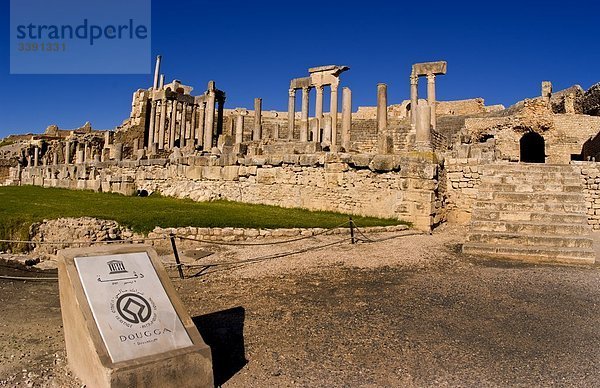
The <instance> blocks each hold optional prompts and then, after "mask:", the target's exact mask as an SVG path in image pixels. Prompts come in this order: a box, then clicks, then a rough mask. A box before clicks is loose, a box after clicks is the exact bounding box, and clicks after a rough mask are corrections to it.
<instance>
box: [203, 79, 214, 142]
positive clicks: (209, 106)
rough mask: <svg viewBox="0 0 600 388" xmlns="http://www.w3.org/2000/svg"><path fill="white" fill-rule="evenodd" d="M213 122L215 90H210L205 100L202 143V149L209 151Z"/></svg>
mask: <svg viewBox="0 0 600 388" xmlns="http://www.w3.org/2000/svg"><path fill="white" fill-rule="evenodd" d="M214 123H215V92H214V91H213V90H211V91H210V92H209V93H208V101H207V102H206V117H205V122H204V143H203V149H204V150H205V151H210V150H211V149H212V141H213V131H214Z"/></svg>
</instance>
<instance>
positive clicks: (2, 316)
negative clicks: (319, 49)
mask: <svg viewBox="0 0 600 388" xmlns="http://www.w3.org/2000/svg"><path fill="white" fill-rule="evenodd" d="M402 234H405V235H406V234H409V233H395V234H388V235H377V236H373V237H374V238H381V237H383V236H387V237H394V238H390V239H388V240H385V241H379V242H372V243H364V242H363V243H359V244H355V245H351V244H349V242H348V241H344V242H343V243H341V244H339V245H331V246H328V247H325V248H322V249H320V250H314V251H308V252H304V253H300V254H296V255H290V256H285V257H280V258H272V259H265V258H264V257H265V256H268V255H272V254H274V253H278V252H282V251H286V252H287V251H294V250H297V249H301V248H306V247H307V246H317V245H325V244H329V243H333V242H336V241H337V239H339V236H320V237H318V238H314V239H309V240H305V241H301V242H296V243H293V244H288V245H283V246H278V245H276V246H266V247H244V248H239V247H235V248H234V247H222V246H221V247H214V246H207V245H202V246H198V248H199V249H201V250H197V251H190V250H189V247H188V250H187V251H185V252H184V253H185V255H184V256H185V257H186V258H185V260H186V261H187V262H188V263H190V264H195V265H201V264H213V265H212V266H210V267H208V268H207V269H205V268H203V267H200V266H198V267H192V268H188V269H187V270H186V275H187V276H188V277H187V278H186V279H184V280H179V279H178V278H177V273H176V271H174V270H172V269H171V270H170V274H171V275H172V278H173V282H174V284H175V286H176V288H177V290H178V291H179V293H180V295H181V297H182V299H183V301H184V303H185V304H186V306H187V307H188V309H189V312H190V314H191V315H192V316H193V317H194V321H195V323H196V325H197V326H198V328H199V330H200V332H201V334H202V335H203V337H204V339H205V341H206V342H207V343H208V344H209V345H210V346H211V349H212V352H213V363H214V372H215V380H216V381H215V383H216V384H217V385H223V386H224V387H252V386H256V387H264V386H273V387H289V386H306V387H308V386H310V387H313V386H328V387H348V386H352V387H354V386H362V387H398V386H402V387H421V386H452V387H454V386H477V387H482V386H483V387H485V386H490V387H491V386H527V387H530V386H551V385H552V386H578V387H592V386H600V373H599V372H598V363H599V361H600V310H599V307H598V306H599V305H600V267H598V266H551V265H534V264H526V263H519V262H506V261H497V260H485V259H482V258H473V257H467V256H464V255H462V254H460V253H459V252H460V251H459V244H460V243H461V242H462V241H464V230H462V229H442V230H438V231H436V232H435V233H434V234H433V235H412V236H410V235H407V236H404V237H399V235H402ZM207 251H209V252H212V254H211V255H208V256H206V257H202V256H204V255H205V254H206V252H207ZM159 253H161V252H159ZM167 253H168V252H167V251H164V252H162V254H164V255H165V256H164V259H165V260H168V261H172V258H171V257H170V256H168V255H167ZM197 257H201V258H199V259H198V260H194V259H195V258H197ZM251 258H255V259H256V260H255V261H251V262H249V263H246V264H245V265H241V266H236V267H232V266H230V265H223V264H221V265H217V264H219V263H226V262H232V261H239V260H247V259H251ZM0 274H2V275H5V276H6V275H10V276H56V274H55V272H53V271H51V270H50V271H44V272H31V271H25V270H22V269H14V268H8V267H6V266H3V267H0ZM62 335H63V334H62V326H61V317H60V304H59V299H58V287H57V283H56V282H52V281H15V280H0V386H11V387H12V386H19V387H20V386H47V387H79V386H81V383H80V382H78V381H77V379H76V378H74V377H73V376H72V374H71V373H70V372H69V370H68V367H67V366H66V353H65V350H64V343H63V337H62Z"/></svg>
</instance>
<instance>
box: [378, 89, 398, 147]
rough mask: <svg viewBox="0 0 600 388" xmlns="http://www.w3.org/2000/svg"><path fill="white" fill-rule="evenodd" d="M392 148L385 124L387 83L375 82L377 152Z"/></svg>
mask: <svg viewBox="0 0 600 388" xmlns="http://www.w3.org/2000/svg"><path fill="white" fill-rule="evenodd" d="M393 149H394V145H393V143H392V138H391V136H389V133H388V124H387V85H386V84H377V152H378V153H380V154H389V153H392V152H393Z"/></svg>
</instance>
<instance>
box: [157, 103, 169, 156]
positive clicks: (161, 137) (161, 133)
mask: <svg viewBox="0 0 600 388" xmlns="http://www.w3.org/2000/svg"><path fill="white" fill-rule="evenodd" d="M166 118H167V100H161V101H160V121H159V124H158V149H159V150H162V149H164V148H165V120H166Z"/></svg>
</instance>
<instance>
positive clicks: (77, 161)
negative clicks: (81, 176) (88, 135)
mask: <svg viewBox="0 0 600 388" xmlns="http://www.w3.org/2000/svg"><path fill="white" fill-rule="evenodd" d="M83 152H84V151H83V150H82V149H81V144H77V150H76V151H75V164H81V163H83V162H84V160H83V159H84V153H83Z"/></svg>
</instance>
